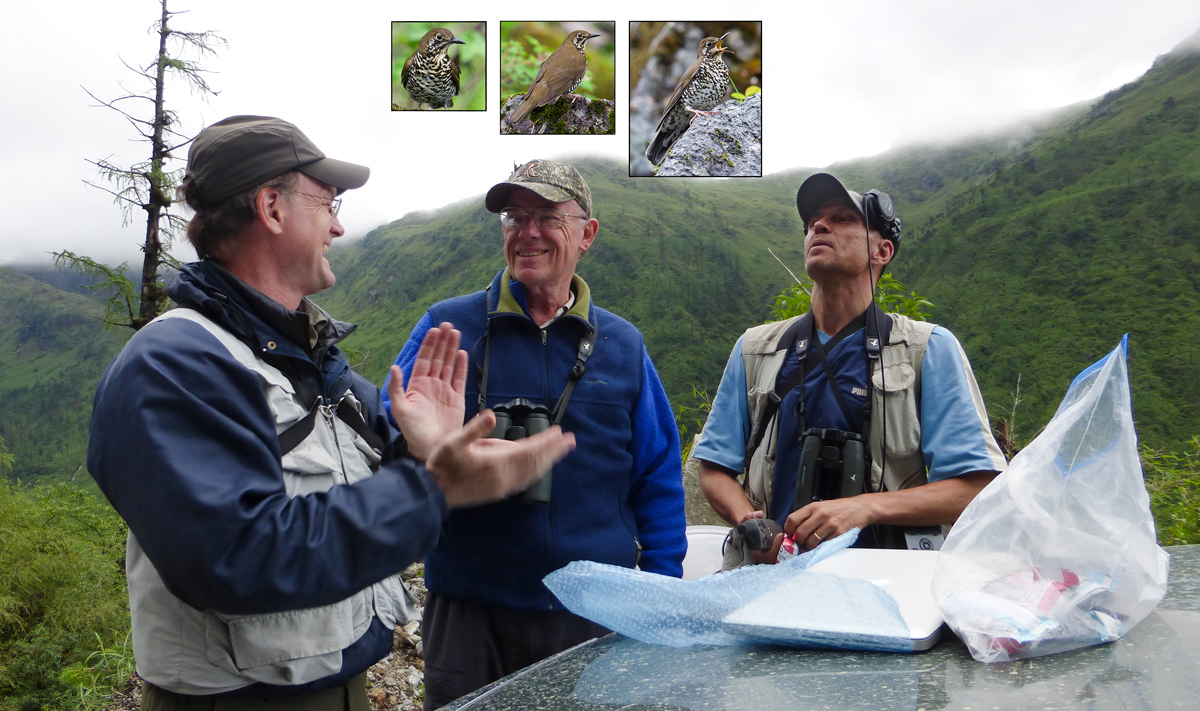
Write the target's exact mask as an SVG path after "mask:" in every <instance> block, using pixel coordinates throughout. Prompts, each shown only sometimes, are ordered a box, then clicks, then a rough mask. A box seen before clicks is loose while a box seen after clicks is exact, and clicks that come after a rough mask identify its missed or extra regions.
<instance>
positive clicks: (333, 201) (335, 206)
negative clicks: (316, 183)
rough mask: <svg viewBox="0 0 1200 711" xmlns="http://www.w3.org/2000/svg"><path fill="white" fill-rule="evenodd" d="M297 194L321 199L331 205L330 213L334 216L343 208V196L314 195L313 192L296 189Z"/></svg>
mask: <svg viewBox="0 0 1200 711" xmlns="http://www.w3.org/2000/svg"><path fill="white" fill-rule="evenodd" d="M296 194H297V195H303V196H305V197H310V198H313V199H314V200H320V201H321V202H322V203H325V204H326V205H327V206H328V207H329V214H330V215H333V216H334V217H337V214H338V211H339V210H341V209H342V199H341V198H331V197H328V196H326V195H313V194H312V193H303V192H300V191H299V190H297V191H296Z"/></svg>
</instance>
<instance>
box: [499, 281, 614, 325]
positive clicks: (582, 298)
mask: <svg viewBox="0 0 1200 711" xmlns="http://www.w3.org/2000/svg"><path fill="white" fill-rule="evenodd" d="M510 281H512V277H511V276H510V275H509V273H508V267H505V268H504V272H503V273H502V274H501V275H500V301H499V302H498V303H497V305H496V310H495V311H494V312H493V313H516V314H524V313H525V309H523V308H521V303H520V302H519V301H517V297H515V296H513V293H512V287H511V286H509V282H510ZM571 291H574V292H575V305H574V306H572V307H571V308H570V310H568V311H567V312H566V313H564V314H563V316H564V317H565V316H575V317H576V318H579V319H582V320H583V321H584V322H585V323H590V321H588V312H589V311H590V310H591V306H592V290H591V289H589V288H588V285H587V282H585V281H584V280H583V277H581V276H579V275H578V274H573V275H571Z"/></svg>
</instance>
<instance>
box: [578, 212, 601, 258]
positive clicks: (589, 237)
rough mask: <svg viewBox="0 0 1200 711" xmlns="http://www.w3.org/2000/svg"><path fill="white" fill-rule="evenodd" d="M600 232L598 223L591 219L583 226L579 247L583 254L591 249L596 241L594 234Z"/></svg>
mask: <svg viewBox="0 0 1200 711" xmlns="http://www.w3.org/2000/svg"><path fill="white" fill-rule="evenodd" d="M599 231H600V222H599V221H598V220H597V219H596V218H594V217H592V218H590V219H588V221H587V222H585V223H584V225H583V240H582V241H581V242H580V245H579V246H580V247H581V248H582V250H583V251H584V252H586V251H588V250H589V249H591V248H592V242H593V241H594V240H595V239H596V233H597V232H599Z"/></svg>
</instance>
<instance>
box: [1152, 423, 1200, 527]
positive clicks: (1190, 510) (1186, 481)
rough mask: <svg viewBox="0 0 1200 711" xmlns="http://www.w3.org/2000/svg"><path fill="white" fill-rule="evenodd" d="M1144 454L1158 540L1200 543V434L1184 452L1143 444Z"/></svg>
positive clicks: (1194, 437)
mask: <svg viewBox="0 0 1200 711" xmlns="http://www.w3.org/2000/svg"><path fill="white" fill-rule="evenodd" d="M1189 450H1190V451H1189ZM1141 457H1142V469H1143V470H1144V471H1145V473H1146V489H1147V490H1148V491H1149V492H1150V508H1151V510H1153V511H1154V523H1155V525H1156V526H1157V527H1158V542H1159V543H1160V544H1161V545H1164V546H1171V545H1184V544H1193V543H1200V436H1193V437H1192V439H1191V442H1190V443H1189V444H1188V448H1187V449H1185V450H1184V451H1183V452H1165V451H1160V450H1156V449H1152V448H1150V447H1148V446H1147V445H1145V444H1142V448H1141Z"/></svg>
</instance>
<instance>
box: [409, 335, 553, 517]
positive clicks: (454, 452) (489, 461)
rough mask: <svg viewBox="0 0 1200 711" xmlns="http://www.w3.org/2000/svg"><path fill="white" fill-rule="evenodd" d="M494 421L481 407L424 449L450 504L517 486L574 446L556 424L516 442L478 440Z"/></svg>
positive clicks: (488, 497)
mask: <svg viewBox="0 0 1200 711" xmlns="http://www.w3.org/2000/svg"><path fill="white" fill-rule="evenodd" d="M422 347H423V346H422ZM495 426H496V416H495V414H494V413H493V412H492V411H491V410H484V411H483V412H481V413H479V414H478V415H477V416H475V417H474V418H472V419H471V421H470V422H468V423H467V424H465V425H463V427H462V429H460V430H458V431H457V432H455V433H453V434H451V435H450V436H448V437H446V438H444V439H442V440H441V441H440V442H438V443H437V444H436V445H435V446H434V447H433V451H431V452H430V453H429V459H428V460H426V462H425V468H426V469H427V470H428V471H429V473H430V474H431V475H433V478H434V481H436V482H437V484H438V486H439V487H441V489H442V493H443V494H444V495H445V496H446V503H447V504H448V505H449V506H450V507H451V508H456V507H462V506H473V505H476V504H484V503H488V502H490V501H496V500H498V499H503V498H504V497H506V496H509V495H511V494H515V493H516V492H518V491H522V490H524V489H526V488H528V487H529V485H530V484H532V483H533V482H534V481H535V480H536V479H537V478H538V477H539V476H541V474H542V473H543V472H545V471H546V470H547V469H549V468H550V467H551V466H552V465H553V464H554V463H555V462H557V461H558V460H560V459H562V458H563V457H565V456H567V453H568V452H570V451H571V450H572V449H574V448H575V435H573V434H569V433H564V432H563V431H562V429H561V428H559V427H558V425H554V426H552V427H551V428H550V429H548V430H546V431H545V432H541V433H538V434H536V435H533V436H532V437H526V438H524V439H520V440H516V441H509V440H503V439H483V438H484V437H486V436H487V435H488V434H489V433H490V432H491V431H492V428H493V427H495Z"/></svg>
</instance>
